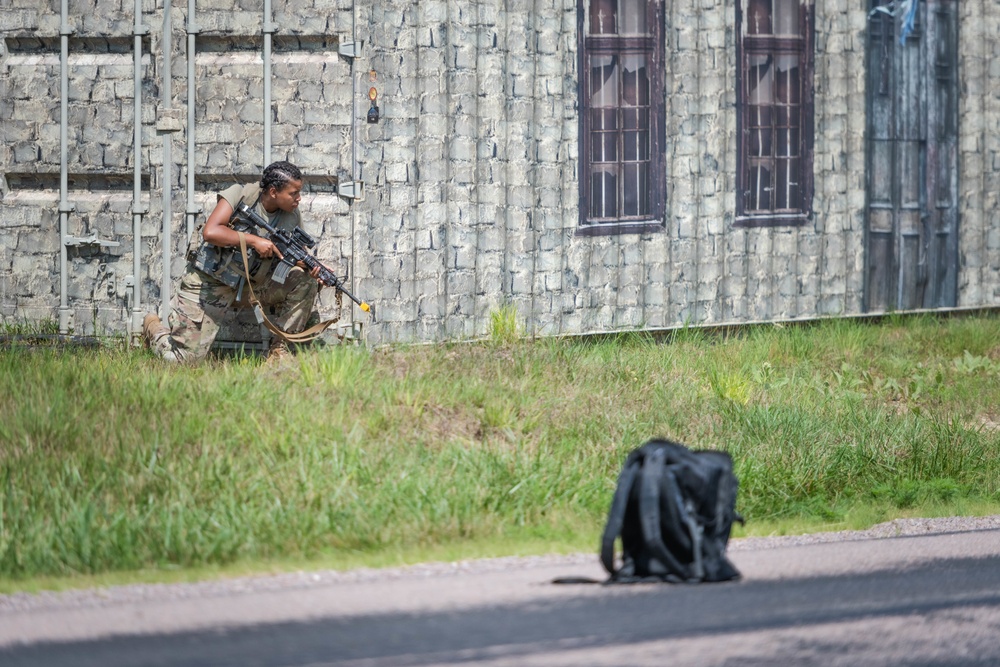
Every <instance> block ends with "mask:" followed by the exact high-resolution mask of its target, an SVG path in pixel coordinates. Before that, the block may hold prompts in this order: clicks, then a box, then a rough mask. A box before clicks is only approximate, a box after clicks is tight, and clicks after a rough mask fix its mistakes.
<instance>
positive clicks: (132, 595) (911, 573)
mask: <svg viewBox="0 0 1000 667" xmlns="http://www.w3.org/2000/svg"><path fill="white" fill-rule="evenodd" d="M731 558H732V560H733V562H734V563H735V564H736V565H737V567H738V568H739V569H740V570H741V571H742V573H743V578H742V579H741V580H740V581H738V582H729V583H722V584H701V585H670V584H642V585H629V586H603V585H599V584H554V583H552V582H553V580H554V579H557V578H564V577H570V578H572V577H582V578H591V579H603V578H604V573H603V571H602V570H601V569H600V566H599V564H598V563H597V558H596V555H594V556H589V555H584V556H575V557H551V558H536V559H498V560H493V561H476V562H471V563H460V564H439V565H429V566H419V567H413V568H402V569H398V570H391V571H364V572H361V573H354V574H351V573H346V574H317V573H301V574H298V575H294V576H288V575H284V576H278V577H273V578H254V579H244V580H232V581H228V582H215V583H208V584H190V585H173V586H166V585H164V586H142V587H123V588H122V589H115V590H108V591H103V592H86V593H67V594H51V595H46V596H23V595H22V596H13V597H8V598H0V665H2V666H3V667H15V666H21V665H32V666H35V665H38V666H41V665H44V666H46V667H60V666H64V665H65V666H69V665H72V666H73V667H88V666H95V667H96V666H98V665H99V666H101V667H117V666H126V665H127V666H134V665H151V666H159V665H164V666H166V665H170V666H174V665H178V666H179V665H184V666H199V665H233V666H236V665H238V666H240V667H251V666H257V665H259V666H267V667H272V666H273V667H278V666H282V667H284V666H288V667H291V666H300V667H306V666H309V667H319V666H326V665H329V666H333V665H336V666H350V667H362V666H364V667H376V666H377V667H383V666H384V667H407V666H421V667H423V666H429V665H448V666H454V665H476V666H480V667H485V666H488V667H499V666H515V665H516V666H518V667H532V666H536V665H537V666H542V665H544V666H546V667H550V666H552V667H558V666H563V665H565V666H567V667H569V666H572V667H591V666H592V667H598V666H615V667H618V666H626V665H635V666H644V665H699V666H704V665H720V666H726V667H730V666H732V667H735V666H737V665H739V666H741V667H743V666H751V667H756V666H763V665H768V666H775V665H810V666H811V665H816V666H820V665H822V666H824V667H825V666H838V665H845V666H846V665H851V666H856V665H880V666H881V665H919V666H931V665H991V666H993V665H1000V530H996V529H991V530H966V531H962V532H943V533H931V534H922V535H913V536H903V537H892V538H881V539H871V538H858V537H857V536H855V537H848V538H844V539H840V540H837V541H825V542H823V541H821V542H819V543H803V544H796V543H789V542H788V541H785V542H781V541H777V542H774V541H771V542H768V541H766V540H764V541H758V542H753V541H752V540H748V541H745V542H743V543H742V544H734V548H733V549H732V550H731Z"/></svg>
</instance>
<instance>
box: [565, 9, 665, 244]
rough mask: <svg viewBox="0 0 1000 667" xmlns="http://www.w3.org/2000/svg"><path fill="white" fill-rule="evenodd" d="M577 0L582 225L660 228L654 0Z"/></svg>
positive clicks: (586, 228) (659, 81)
mask: <svg viewBox="0 0 1000 667" xmlns="http://www.w3.org/2000/svg"><path fill="white" fill-rule="evenodd" d="M581 2H582V3H584V5H585V6H584V7H583V11H581V12H580V16H581V21H582V22H583V23H584V25H582V26H581V30H580V33H581V36H582V45H581V49H580V53H581V68H580V71H581V72H582V73H583V75H582V77H581V92H582V97H583V101H582V104H581V114H580V123H581V146H580V156H581V159H580V162H581V172H580V173H581V178H580V193H581V197H580V198H581V202H580V217H581V232H583V233H597V234H601V233H604V234H609V233H624V232H632V231H643V230H646V229H648V228H650V227H660V228H662V217H663V209H664V193H665V183H664V157H663V152H664V151H663V137H662V133H663V124H664V99H663V76H662V71H661V70H662V69H663V39H662V28H661V26H662V21H663V18H662V16H663V15H662V3H661V0H581ZM584 27H585V29H583V28H584Z"/></svg>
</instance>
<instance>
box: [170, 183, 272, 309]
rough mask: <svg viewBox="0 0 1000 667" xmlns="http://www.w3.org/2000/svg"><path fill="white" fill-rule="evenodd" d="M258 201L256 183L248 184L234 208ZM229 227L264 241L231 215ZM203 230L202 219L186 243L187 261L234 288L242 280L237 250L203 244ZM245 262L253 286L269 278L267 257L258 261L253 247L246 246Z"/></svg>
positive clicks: (254, 231) (270, 267)
mask: <svg viewBox="0 0 1000 667" xmlns="http://www.w3.org/2000/svg"><path fill="white" fill-rule="evenodd" d="M259 198H260V183H248V184H247V185H244V186H243V189H242V190H241V191H240V199H239V202H237V206H238V205H239V204H240V203H241V202H245V203H247V204H248V205H249V206H251V207H253V206H255V205H256V202H257V200H258V199H259ZM234 211H235V208H234ZM229 226H230V227H232V228H233V229H235V230H237V231H243V232H249V233H252V234H254V235H255V236H261V237H264V238H267V232H265V231H264V230H258V229H251V228H250V226H248V225H246V224H243V223H242V221H241V220H240V219H239V218H237V217H236V216H235V214H234V215H233V217H232V218H230V221H229ZM204 228H205V221H204V220H202V221H201V222H200V223H199V224H198V227H197V228H196V229H195V230H194V233H193V234H192V235H191V240H190V242H189V243H188V252H187V260H188V262H189V263H190V264H192V265H193V266H194V267H195V268H196V269H198V270H199V271H203V272H205V273H207V274H208V275H210V276H212V277H213V278H215V279H216V280H218V281H219V282H221V283H223V284H225V285H228V286H229V287H232V288H233V289H238V288H239V285H240V281H241V280H243V277H244V273H243V259H242V257H240V249H239V248H238V247H235V248H220V247H219V246H217V245H212V244H211V243H207V242H205V240H204V238H203V237H202V231H203V230H204ZM247 263H248V265H249V267H250V280H251V281H252V282H253V286H254V287H258V286H259V285H263V284H264V283H265V282H266V281H267V280H268V279H269V278H270V276H271V270H272V268H273V267H272V262H271V259H270V258H266V259H265V258H262V257H260V256H259V255H258V254H257V253H256V252H254V250H253V248H249V247H248V248H247Z"/></svg>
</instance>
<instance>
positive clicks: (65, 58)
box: [59, 0, 74, 334]
mask: <svg viewBox="0 0 1000 667" xmlns="http://www.w3.org/2000/svg"><path fill="white" fill-rule="evenodd" d="M68 5H69V0H62V4H61V9H60V11H61V15H60V24H59V99H60V102H59V333H61V334H67V333H69V329H70V324H71V321H72V318H71V316H70V309H69V267H68V264H69V258H68V256H67V253H66V238H67V236H69V214H70V212H71V211H72V210H73V208H74V207H73V205H72V204H70V203H69V201H68V199H67V195H68V193H69V175H68V169H69V168H68V165H67V162H68V158H67V153H68V145H69V137H68V136H67V133H68V129H67V128H68V125H69V111H68V110H69V36H70V35H71V34H72V33H73V30H72V29H71V28H70V27H69V24H68V23H67V21H66V19H67V17H68V16H69V6H68Z"/></svg>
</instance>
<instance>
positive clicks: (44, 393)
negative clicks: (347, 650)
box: [0, 312, 1000, 592]
mask: <svg viewBox="0 0 1000 667" xmlns="http://www.w3.org/2000/svg"><path fill="white" fill-rule="evenodd" d="M503 314H504V313H503V312H501V313H499V314H498V317H496V318H495V321H494V327H493V331H494V336H493V339H492V340H491V341H488V342H483V343H469V344H453V345H438V346H419V347H398V348H393V349H385V350H376V351H370V350H365V349H361V348H332V349H325V350H316V351H306V352H303V353H301V354H300V355H299V356H298V357H297V358H296V359H295V360H294V362H293V363H292V364H291V365H289V366H288V367H285V368H282V369H279V370H277V371H274V370H272V369H269V368H262V367H261V362H260V360H259V359H256V358H231V359H222V360H215V361H210V362H207V363H205V364H202V365H199V366H194V367H186V368H175V367H171V366H168V365H165V364H163V363H160V362H159V361H158V360H156V359H154V358H152V357H151V356H149V355H148V354H147V353H145V352H141V351H131V350H125V349H122V348H121V346H118V347H115V346H110V347H106V348H103V349H99V350H84V351H59V350H38V349H36V350H33V351H26V350H24V349H5V350H0V592H4V591H10V590H17V589H24V588H28V589H32V588H37V587H47V586H57V587H58V586H66V585H82V584H90V583H105V582H115V581H129V580H133V581H134V580H172V579H182V578H186V577H200V576H211V575H212V574H214V573H216V572H223V573H238V572H247V571H260V570H267V569H288V568H298V567H348V566H359V565H365V564H371V565H385V564H393V563H400V562H413V561H416V560H420V559H454V558H460V557H471V556H482V555H500V554H509V553H532V552H544V551H571V550H583V551H594V553H595V554H596V550H597V536H598V535H599V532H600V529H601V528H602V525H603V520H604V514H605V512H606V510H607V506H608V503H609V501H610V497H611V493H612V491H613V488H614V483H615V477H616V475H617V473H618V470H619V468H620V465H621V463H622V460H623V458H624V456H625V455H626V453H627V452H628V451H629V450H631V449H632V448H634V447H636V446H638V445H640V444H641V443H642V442H643V441H644V440H646V439H648V438H649V437H652V436H656V435H663V436H669V437H672V438H675V439H678V440H680V441H683V442H685V443H688V444H690V445H692V446H698V447H707V448H720V449H725V450H727V451H729V452H730V453H731V454H732V455H733V457H734V459H735V461H736V469H737V474H738V476H739V478H740V482H741V492H740V496H739V502H738V509H739V510H740V511H741V512H742V513H743V514H744V515H746V517H747V518H748V523H747V525H746V528H745V529H741V530H740V531H738V533H737V534H738V535H745V534H768V533H774V532H779V533H780V532H795V531H805V530H835V529H842V528H855V527H863V526H867V525H870V524H872V523H875V522H877V521H880V520H885V519H888V518H893V517H897V516H907V515H940V514H963V513H965V514H973V513H993V512H996V511H998V508H1000V407H998V406H1000V318H998V317H996V316H981V317H967V318H955V319H934V318H930V317H923V318H912V319H902V318H900V319H889V320H887V321H886V322H884V323H882V324H878V325H874V324H865V323H859V322H854V321H829V322H823V323H818V324H814V325H806V326H795V327H784V328H783V327H780V326H760V327H755V328H751V329H748V330H745V331H743V332H741V333H740V334H739V335H733V336H721V335H709V334H705V333H700V332H698V331H694V330H683V331H679V332H676V333H675V334H674V335H673V336H672V338H671V339H670V340H667V341H662V342H655V341H653V340H651V339H649V338H647V337H643V336H640V335H623V336H620V337H616V338H608V339H605V340H601V341H593V340H590V341H583V340H539V341H535V342H530V341H523V340H518V339H516V336H515V335H513V329H512V326H513V323H512V321H511V320H509V319H504V317H503Z"/></svg>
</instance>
